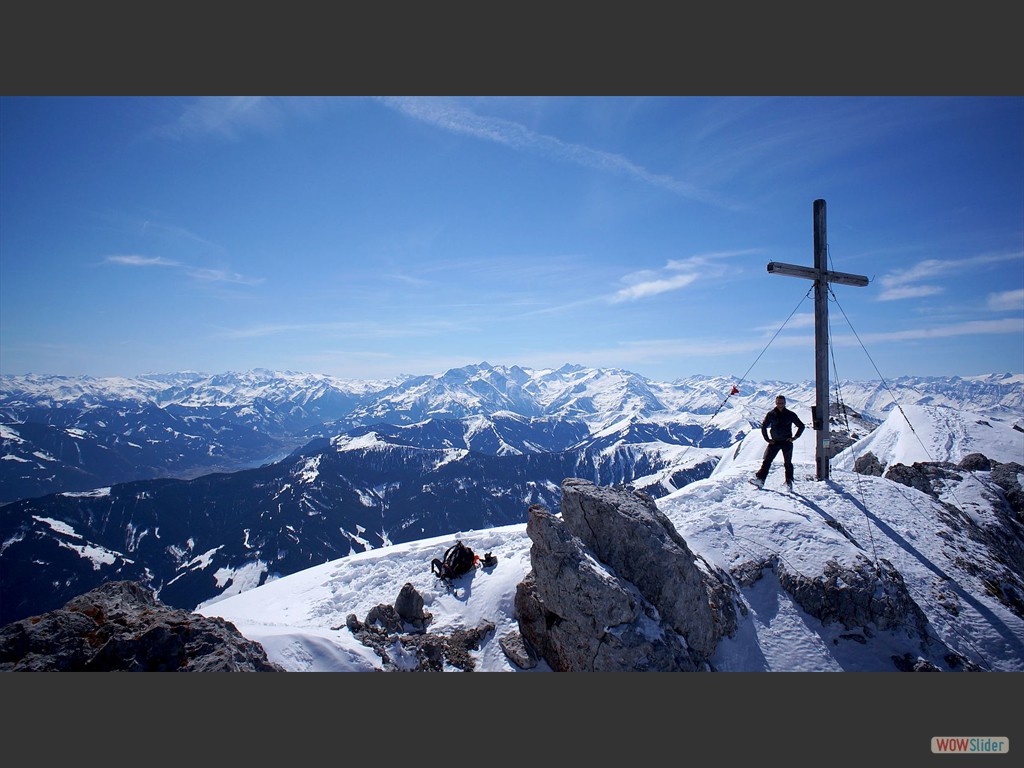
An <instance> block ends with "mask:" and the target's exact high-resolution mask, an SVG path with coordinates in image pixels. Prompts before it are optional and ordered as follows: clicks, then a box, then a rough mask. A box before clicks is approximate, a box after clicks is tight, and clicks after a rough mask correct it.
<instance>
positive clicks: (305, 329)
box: [218, 320, 461, 339]
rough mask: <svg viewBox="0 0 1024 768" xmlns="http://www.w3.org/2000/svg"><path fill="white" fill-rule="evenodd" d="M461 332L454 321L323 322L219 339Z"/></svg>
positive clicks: (251, 329) (234, 332) (253, 329)
mask: <svg viewBox="0 0 1024 768" xmlns="http://www.w3.org/2000/svg"><path fill="white" fill-rule="evenodd" d="M460 329H461V326H460V325H459V324H458V323H456V322H453V321H448V320H438V321H430V320H425V321H419V322H396V323H394V324H389V323H378V322H323V323H262V324H259V325H251V326H248V327H245V328H228V329H223V330H222V331H221V332H220V333H219V334H218V337H219V338H224V339H251V338H263V337H268V336H280V335H287V334H325V335H328V336H344V337H345V338H348V339H351V338H362V339H398V338H410V337H419V336H440V335H445V334H450V333H453V332H456V331H458V330H460Z"/></svg>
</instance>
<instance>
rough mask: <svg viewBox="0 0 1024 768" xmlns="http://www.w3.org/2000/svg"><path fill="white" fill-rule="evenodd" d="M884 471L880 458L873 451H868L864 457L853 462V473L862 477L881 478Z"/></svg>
mask: <svg viewBox="0 0 1024 768" xmlns="http://www.w3.org/2000/svg"><path fill="white" fill-rule="evenodd" d="M884 469H885V468H884V467H883V466H882V462H880V461H879V460H878V457H877V456H875V454H873V453H872V452H871V451H868V452H867V453H865V454H864V455H862V456H858V457H857V460H856V461H854V462H853V471H854V472H856V473H857V474H860V475H872V476H874V477H881V476H882V472H883V471H884Z"/></svg>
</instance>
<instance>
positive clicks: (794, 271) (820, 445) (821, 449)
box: [768, 200, 868, 480]
mask: <svg viewBox="0 0 1024 768" xmlns="http://www.w3.org/2000/svg"><path fill="white" fill-rule="evenodd" d="M768 272H770V273H771V274H773V275H788V276H789V277H802V278H803V279H805V280H813V281H814V392H815V406H814V408H813V409H812V411H811V424H812V428H813V429H814V430H815V435H816V437H815V456H816V463H817V479H818V480H828V477H829V460H830V459H831V456H830V455H829V450H830V440H829V403H828V284H829V283H839V284H840V285H855V286H857V287H860V288H863V287H864V286H866V285H867V284H868V278H867V277H866V276H864V275H851V274H849V273H847V272H830V271H829V270H828V240H827V239H826V237H825V201H824V200H815V201H814V267H813V268H811V267H801V266H799V265H797V264H782V263H780V262H777V261H771V262H769V263H768Z"/></svg>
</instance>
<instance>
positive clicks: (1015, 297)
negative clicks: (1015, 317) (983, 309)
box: [988, 288, 1024, 312]
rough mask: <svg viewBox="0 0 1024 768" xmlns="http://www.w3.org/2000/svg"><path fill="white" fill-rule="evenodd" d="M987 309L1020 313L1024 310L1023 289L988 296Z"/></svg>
mask: <svg viewBox="0 0 1024 768" xmlns="http://www.w3.org/2000/svg"><path fill="white" fill-rule="evenodd" d="M988 308H989V309H991V310H994V311H996V312H1003V311H1006V310H1009V311H1020V310H1022V309H1024V288H1019V289H1017V290H1015V291H1001V292H1000V293H992V294H989V297H988Z"/></svg>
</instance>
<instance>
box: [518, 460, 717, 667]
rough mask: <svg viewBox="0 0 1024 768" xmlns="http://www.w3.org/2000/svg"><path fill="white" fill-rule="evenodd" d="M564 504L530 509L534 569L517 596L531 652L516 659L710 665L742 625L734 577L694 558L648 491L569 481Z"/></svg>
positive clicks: (606, 664)
mask: <svg viewBox="0 0 1024 768" xmlns="http://www.w3.org/2000/svg"><path fill="white" fill-rule="evenodd" d="M561 508H562V514H561V517H559V516H556V515H554V514H552V513H551V512H550V511H548V510H547V509H545V508H544V507H542V506H540V505H532V506H531V507H530V508H529V510H528V518H527V524H526V531H527V534H528V535H529V537H530V539H531V541H532V545H531V549H530V563H531V566H532V570H531V571H530V573H529V574H528V575H527V577H526V578H525V579H524V580H523V581H522V582H521V583H520V584H519V585H518V587H517V590H516V597H515V606H516V616H517V619H518V621H519V630H520V634H521V637H522V640H523V641H524V646H525V648H526V650H527V651H528V653H526V654H522V653H518V652H516V653H512V654H509V658H510V659H512V660H513V661H514V662H516V663H519V661H518V660H517V659H522V658H527V659H529V660H531V661H532V659H533V658H534V657H540V658H543V659H545V660H546V661H547V662H548V664H549V665H550V666H551V668H552V669H554V670H555V671H565V672H571V671H594V672H597V671H697V670H705V669H708V668H709V667H708V663H707V662H708V659H709V658H710V656H711V655H712V654H713V653H714V651H715V648H716V646H717V644H718V641H719V640H720V639H721V638H722V637H723V636H726V635H729V634H732V633H733V632H734V631H735V629H736V609H735V603H734V597H735V594H736V593H735V588H734V587H733V586H732V581H731V579H730V577H729V576H728V575H727V574H725V573H724V572H722V571H721V570H720V569H717V568H714V567H712V566H711V565H710V564H709V563H707V562H705V561H704V560H703V559H702V558H700V557H697V556H695V555H694V554H693V552H692V551H691V550H690V549H689V547H688V546H687V544H686V542H685V540H683V538H682V537H681V536H679V534H678V533H677V532H676V530H675V528H674V527H673V526H672V524H671V523H670V522H669V520H668V518H666V517H665V516H664V515H663V514H662V513H661V512H660V511H659V510H658V508H657V506H656V505H655V502H654V500H653V499H651V498H650V497H649V496H646V495H645V494H643V493H639V492H636V491H628V490H622V489H617V488H607V487H601V486H597V485H594V484H593V483H590V482H588V481H586V480H580V479H576V478H570V479H568V480H565V481H564V482H563V483H562V503H561ZM505 644H507V645H509V646H510V647H513V646H514V644H513V643H512V641H511V640H506V643H505ZM505 644H503V647H504V645H505ZM506 653H507V654H508V651H506Z"/></svg>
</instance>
